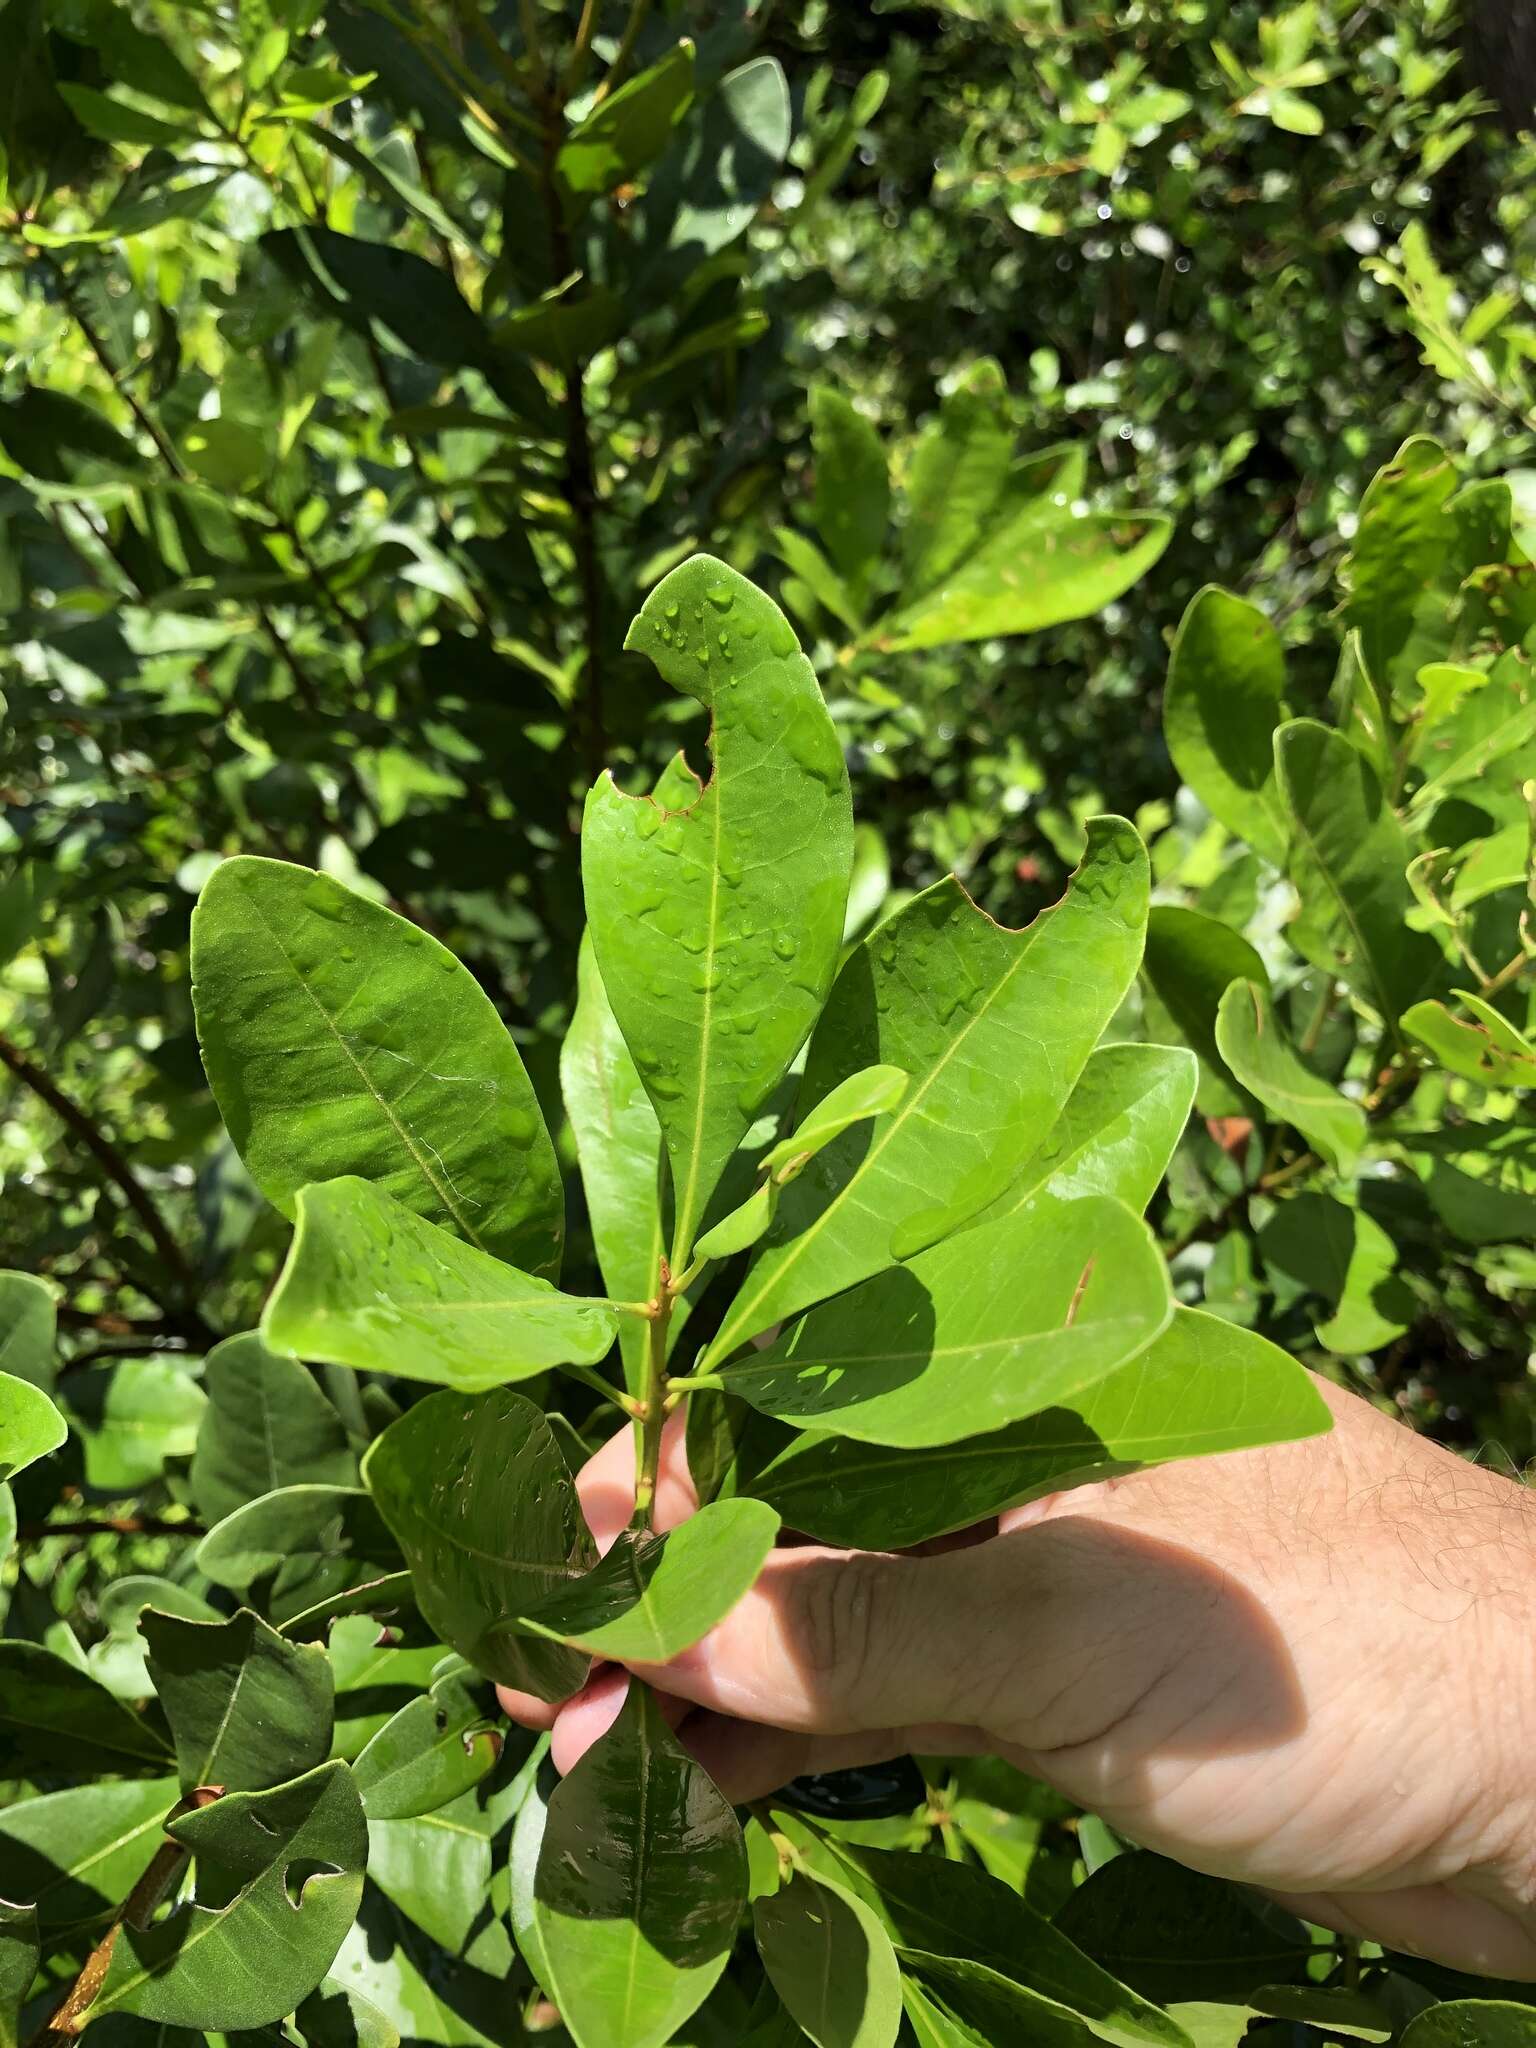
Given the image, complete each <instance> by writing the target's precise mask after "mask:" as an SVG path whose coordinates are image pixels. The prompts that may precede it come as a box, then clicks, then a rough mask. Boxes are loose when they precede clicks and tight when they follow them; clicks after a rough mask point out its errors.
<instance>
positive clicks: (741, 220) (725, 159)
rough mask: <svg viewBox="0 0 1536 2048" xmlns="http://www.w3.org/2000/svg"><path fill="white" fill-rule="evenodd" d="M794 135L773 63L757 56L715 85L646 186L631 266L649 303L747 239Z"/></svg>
mask: <svg viewBox="0 0 1536 2048" xmlns="http://www.w3.org/2000/svg"><path fill="white" fill-rule="evenodd" d="M791 130H792V116H791V112H790V103H789V84H788V81H787V80H786V79H785V76H784V73H783V71H782V69H781V68H780V66H779V64H778V62H777V60H776V59H775V58H773V57H754V58H753V59H752V61H751V63H749V64H743V65H742V66H741V67H740V68H739V69H738V70H735V71H732V72H729V73H727V75H726V76H725V77H724V78H722V79H721V80H720V82H719V84H718V86H717V87H716V88H715V90H714V91H713V92H712V93H711V94H710V96H709V98H708V100H707V102H706V103H705V105H704V108H703V112H702V118H701V119H700V120H698V121H697V122H693V123H690V124H689V126H688V128H687V129H686V130H685V131H684V133H683V135H682V136H681V137H679V139H678V141H677V142H675V143H674V144H673V146H672V148H671V149H670V150H669V151H668V152H667V155H666V156H665V158H663V160H662V162H661V163H660V164H659V165H658V166H657V169H656V172H655V175H654V176H653V177H652V179H651V181H650V189H649V191H648V192H647V195H646V207H645V217H646V224H647V229H648V232H647V234H646V238H645V242H644V244H643V245H642V246H641V247H640V248H638V249H637V251H636V259H635V260H636V262H637V265H639V266H641V267H642V273H643V287H644V288H648V289H647V296H648V297H656V296H661V295H663V294H665V292H667V291H669V290H670V289H671V288H672V287H673V286H674V285H675V284H676V283H677V282H678V281H680V280H681V279H682V278H684V277H686V276H688V275H690V274H691V273H692V272H693V271H694V270H696V269H697V268H698V267H699V265H700V264H702V263H703V262H704V261H705V260H706V259H707V258H708V257H710V256H713V255H715V254H716V253H717V251H719V250H721V249H724V248H726V247H727V246H728V245H729V244H730V243H732V242H734V241H735V240H736V238H737V236H738V235H741V234H743V233H745V231H746V229H747V228H748V226H750V224H751V221H752V218H753V216H754V215H755V214H756V212H757V209H758V208H759V206H761V204H762V203H763V201H764V200H765V199H766V198H767V197H768V195H769V193H770V192H771V191H772V190H773V184H774V180H775V179H776V178H777V177H778V174H779V166H780V165H781V164H782V163H783V161H784V158H785V155H786V154H787V152H788V150H789V140H790V134H791Z"/></svg>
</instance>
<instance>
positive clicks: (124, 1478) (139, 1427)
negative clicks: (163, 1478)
mask: <svg viewBox="0 0 1536 2048" xmlns="http://www.w3.org/2000/svg"><path fill="white" fill-rule="evenodd" d="M65 1384H66V1387H67V1389H68V1392H67V1395H66V1397H65V1398H66V1400H67V1404H68V1409H69V1416H70V1420H71V1421H72V1422H73V1424H74V1426H75V1430H76V1432H77V1434H78V1435H79V1437H80V1439H81V1442H82V1443H83V1445H84V1447H85V1476H86V1479H87V1481H88V1482H89V1484H90V1485H92V1486H99V1487H101V1488H102V1490H103V1491H104V1492H113V1493H128V1492H131V1491H132V1490H133V1489H134V1488H136V1487H140V1486H147V1485H148V1484H149V1482H150V1481H151V1480H153V1479H156V1478H158V1477H159V1475H160V1471H161V1468H162V1467H163V1466H164V1464H165V1463H166V1461H167V1460H168V1459H171V1458H187V1457H190V1456H191V1454H192V1453H193V1451H194V1450H195V1449H196V1448H197V1432H198V1426H199V1424H200V1422H201V1420H202V1413H203V1407H204V1398H203V1390H202V1388H201V1387H199V1385H198V1384H197V1382H196V1380H195V1379H193V1378H192V1376H191V1375H190V1374H189V1373H188V1372H186V1371H185V1370H184V1369H183V1368H182V1367H181V1366H180V1365H173V1364H172V1363H171V1361H170V1360H169V1359H164V1358H125V1359H123V1360H122V1362H121V1363H120V1364H118V1365H111V1366H98V1367H96V1368H94V1369H93V1370H92V1371H90V1372H85V1373H72V1374H71V1375H70V1377H69V1379H68V1380H67V1381H66V1383H65Z"/></svg>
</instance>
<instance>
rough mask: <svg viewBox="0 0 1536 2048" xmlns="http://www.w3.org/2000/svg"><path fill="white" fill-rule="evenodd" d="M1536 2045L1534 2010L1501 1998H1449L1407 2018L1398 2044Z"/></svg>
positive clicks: (1417, 2047) (1449, 2047) (1434, 2047)
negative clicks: (1415, 2015)
mask: <svg viewBox="0 0 1536 2048" xmlns="http://www.w3.org/2000/svg"><path fill="white" fill-rule="evenodd" d="M1474 2042H1475V2043H1476V2048H1536V2011H1533V2010H1532V2009H1531V2007H1530V2006H1528V2005H1516V2004H1514V2003H1513V2002H1512V2001H1511V2000H1509V1999H1503V1998H1453V1999H1448V2000H1447V2001H1446V2002H1445V2003H1444V2004H1443V2005H1432V2006H1430V2008H1429V2009H1428V2011H1426V2012H1421V2013H1419V2014H1418V2016H1417V2017H1416V2018H1414V2019H1412V2020H1410V2021H1409V2023H1408V2025H1407V2026H1406V2027H1405V2028H1404V2030H1403V2034H1402V2039H1401V2048H1468V2044H1469V2043H1474Z"/></svg>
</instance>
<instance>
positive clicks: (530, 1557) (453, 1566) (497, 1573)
mask: <svg viewBox="0 0 1536 2048" xmlns="http://www.w3.org/2000/svg"><path fill="white" fill-rule="evenodd" d="M363 1469H364V1477H365V1479H366V1481H367V1483H368V1487H369V1489H370V1491H371V1492H372V1494H373V1496H374V1499H375V1500H376V1501H377V1503H378V1506H379V1511H380V1513H381V1514H382V1515H383V1516H384V1519H385V1520H386V1521H387V1522H388V1523H389V1526H390V1527H391V1528H392V1529H393V1530H394V1532H395V1534H396V1536H397V1537H398V1538H399V1540H400V1546H401V1548H402V1549H403V1550H404V1552H405V1554H406V1557H407V1559H408V1560H409V1563H410V1567H411V1575H412V1578H413V1580H414V1581H415V1586H416V1596H417V1599H418V1601H419V1603H420V1606H421V1611H422V1613H423V1615H424V1616H425V1617H426V1619H427V1621H428V1622H429V1624H430V1625H431V1627H432V1628H433V1629H434V1631H435V1632H436V1633H437V1635H438V1636H440V1637H441V1639H442V1640H443V1641H444V1642H445V1643H449V1644H451V1645H452V1646H453V1648H454V1649H456V1650H457V1651H458V1652H459V1654H460V1656H462V1657H465V1658H467V1659H468V1661H469V1662H470V1663H471V1664H473V1665H475V1666H476V1668H477V1669H479V1670H481V1671H483V1672H484V1673H485V1675H486V1676H487V1677H488V1678H492V1679H495V1680H496V1682H497V1683H498V1684H500V1685H511V1686H517V1687H518V1688H519V1689H520V1690H522V1691H524V1692H531V1693H534V1694H536V1695H537V1696H538V1697H539V1698H540V1699H552V1700H561V1699H566V1698H568V1697H569V1696H570V1694H571V1693H573V1692H575V1691H576V1690H577V1688H578V1687H579V1686H580V1685H581V1683H582V1681H583V1679H584V1678H585V1677H586V1674H587V1668H588V1660H587V1658H586V1657H585V1656H584V1655H583V1654H582V1653H581V1652H579V1651H575V1650H570V1649H567V1648H566V1647H565V1646H564V1645H563V1644H558V1643H546V1642H543V1641H541V1640H539V1639H538V1638H534V1637H525V1636H519V1635H517V1634H515V1633H514V1632H513V1631H512V1630H511V1629H510V1628H509V1627H508V1625H507V1618H508V1616H510V1615H515V1614H517V1613H519V1612H521V1611H523V1610H524V1609H526V1608H529V1607H532V1606H533V1605H534V1604H535V1603H536V1602H537V1601H538V1600H540V1599H541V1598H542V1597H543V1596H544V1595H545V1594H546V1593H549V1592H552V1591H554V1590H555V1589H556V1588H560V1587H564V1586H566V1585H568V1584H569V1583H570V1582H571V1581H572V1580H575V1579H579V1578H580V1577H581V1576H582V1574H583V1573H584V1572H586V1571H588V1570H590V1568H591V1566H592V1564H593V1563H594V1562H595V1560H596V1551H595V1549H594V1547H593V1543H592V1538H591V1536H590V1535H589V1534H588V1531H587V1526H586V1523H585V1522H584V1521H583V1519H582V1515H581V1510H580V1508H579V1506H578V1505H577V1500H576V1489H575V1487H574V1486H573V1485H572V1483H571V1475H570V1472H569V1470H568V1469H567V1467H566V1463H565V1459H564V1458H563V1457H562V1455H561V1452H560V1446H559V1445H558V1443H557V1442H556V1441H555V1438H554V1436H553V1435H552V1433H551V1431H550V1427H549V1424H548V1423H547V1422H546V1421H545V1419H544V1417H543V1416H542V1415H541V1414H540V1413H539V1411H538V1409H537V1408H535V1407H534V1405H533V1403H532V1402H531V1401H525V1400H523V1399H522V1397H521V1396H520V1395H518V1394H513V1393H509V1392H507V1391H505V1390H500V1389H498V1390H497V1391H496V1392H495V1393H491V1394H483V1395H481V1396H479V1398H478V1399H471V1398H469V1397H467V1396H465V1395H462V1394H450V1393H442V1394H429V1395H428V1396H427V1398H426V1399H425V1400H424V1401H418V1402H417V1404H416V1405H415V1407H414V1408H412V1409H410V1410H408V1411H407V1413H406V1414H404V1415H403V1416H401V1418H400V1420H399V1421H398V1422H396V1423H393V1424H391V1426H390V1427H389V1428H388V1429H387V1430H385V1432H384V1434H383V1435H382V1436H381V1437H380V1438H379V1439H378V1440H377V1441H376V1442H375V1443H374V1445H373V1446H372V1448H371V1449H370V1451H369V1453H368V1456H367V1459H366V1460H365V1463H364V1468H363Z"/></svg>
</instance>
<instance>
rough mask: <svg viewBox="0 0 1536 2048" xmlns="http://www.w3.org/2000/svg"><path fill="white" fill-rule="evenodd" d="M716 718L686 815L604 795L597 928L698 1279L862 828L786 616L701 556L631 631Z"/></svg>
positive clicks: (592, 861)
mask: <svg viewBox="0 0 1536 2048" xmlns="http://www.w3.org/2000/svg"><path fill="white" fill-rule="evenodd" d="M625 645H626V646H627V647H631V648H635V649H638V650H639V651H641V652H643V653H645V654H648V655H650V657H651V658H652V660H653V661H654V662H655V664H656V666H657V668H658V669H659V670H660V672H661V674H662V676H663V677H664V678H665V680H666V681H667V682H668V683H670V684H671V685H672V687H673V688H674V689H677V690H679V691H681V692H683V693H684V694H685V695H689V696H695V697H697V698H698V699H699V701H700V702H701V703H703V704H706V705H708V706H709V708H710V711H711V713H712V727H711V734H710V752H711V755H712V757H713V762H714V773H713V775H712V777H711V779H710V782H709V783H708V785H707V786H706V787H704V788H701V789H700V791H699V793H698V795H697V796H696V797H695V798H694V799H693V800H692V801H691V802H689V803H687V804H685V805H684V806H683V807H682V808H680V809H675V810H665V809H663V808H662V807H661V805H660V804H658V803H657V801H656V800H655V799H654V798H651V797H629V796H625V795H623V794H622V792H621V791H620V790H619V789H618V788H617V787H616V785H615V784H614V782H613V779H612V777H611V776H610V775H608V774H606V773H605V774H604V775H603V776H602V777H601V778H600V779H599V781H598V783H597V785H596V787H595V788H594V789H593V791H592V793H591V795H590V796H589V797H588V799H587V808H586V820H585V824H584V827H583V831H582V876H583V881H584V885H585V889H586V898H587V917H588V920H589V923H590V926H591V931H592V938H593V943H594V945H595V947H596V949H597V958H598V964H599V966H600V967H601V970H602V978H603V982H604V985H605V986H606V988H607V991H608V996H609V1000H610V1002H611V1003H612V1005H613V1011H614V1015H615V1016H616V1017H617V1019H618V1021H619V1026H620V1028H621V1030H622V1031H623V1033H624V1037H625V1039H626V1041H627V1042H628V1045H629V1048H630V1051H631V1053H632V1054H633V1055H634V1058H635V1063H636V1065H637V1067H638V1068H639V1070H640V1073H641V1076H642V1078H643V1079H644V1081H645V1084H646V1087H647V1089H648V1091H649V1093H650V1096H651V1099H652V1101H653V1102H654V1103H655V1106H656V1113H657V1117H658V1119H659V1120H660V1124H661V1129H662V1135H663V1138H664V1141H665V1144H666V1149H667V1155H668V1158H669V1160H670V1162H671V1169H672V1182H673V1187H674V1189H675V1191H676V1204H677V1218H676V1227H675V1234H674V1242H673V1250H674V1254H675V1256H674V1258H673V1266H674V1268H675V1269H676V1270H681V1268H682V1266H683V1265H685V1264H686V1263H687V1260H686V1257H685V1256H684V1255H685V1254H686V1253H687V1252H688V1251H689V1250H690V1248H691V1246H692V1243H693V1238H694V1233H695V1231H696V1230H697V1228H698V1224H699V1221H700V1218H701V1217H702V1216H703V1213H704V1209H705V1206H706V1204H707V1203H708V1201H709V1197H710V1195H711V1194H712V1193H713V1191H714V1188H715V1186H716V1184H717V1182H718V1181H719V1178H720V1175H721V1173H722V1172H723V1171H724V1168H725V1165H726V1162H727V1161H728V1159H729V1158H730V1156H731V1154H732V1153H733V1152H734V1151H735V1149H736V1147H737V1146H738V1145H739V1143H740V1142H741V1139H742V1137H743V1135H744V1134H745V1132H746V1131H747V1129H748V1128H749V1126H750V1125H751V1123H752V1121H753V1119H754V1117H755V1116H756V1115H757V1113H758V1111H759V1109H760V1108H761V1107H762V1105H763V1103H764V1102H765V1101H766V1100H767V1098H768V1096H769V1094H770V1093H771V1092H772V1090H773V1088H774V1087H775V1085H776V1084H777V1083H778V1082H779V1081H780V1080H781V1079H782V1077H783V1075H784V1074H785V1072H786V1071H787V1069H788V1066H789V1063H790V1061H791V1059H792V1058H793V1057H794V1054H795V1053H796V1051H797V1050H798V1048H799V1046H800V1044H801V1042H802V1040H803V1039H804V1037H805V1035H806V1033H807V1031H808V1030H809V1029H810V1027H811V1025H812V1024H813V1023H814V1021H815V1019H816V1016H817V1013H818V1012H819V1011H820V1009H821V1006H822V1004H823V1002H824V1001H825V1000H826V995H827V991H828V989H829V988H830V987H831V984H832V977H833V974H834V972H835V971H836V967H837V955H838V946H839V941H840V938H841V934H842V924H843V911H844V906H845V903H846V901H847V894H848V875H849V870H850V867H851V863H852V858H853V814H852V805H851V801H850V798H849V794H848V774H847V770H846V768H845V767H844V765H843V758H842V750H841V748H840V747H839V745H838V741H837V735H836V733H835V731H834V729H833V726H832V721H831V719H830V718H829V717H828V715H827V711H826V707H825V705H824V704H823V703H822V701H821V692H820V690H819V689H818V688H817V684H816V678H815V675H814V673H813V672H812V669H811V665H810V663H809V662H808V661H807V660H806V659H805V657H804V656H803V655H802V654H801V653H800V652H799V651H798V648H797V645H796V642H795V637H794V634H793V632H792V631H791V629H790V626H789V624H788V621H787V620H786V619H785V618H784V616H783V614H782V613H781V612H780V611H779V609H778V607H777V606H776V605H775V604H773V603H772V602H771V601H770V600H769V599H768V598H766V597H764V596H763V595H762V593H761V592H760V591H758V590H755V589H754V588H753V587H752V585H751V584H750V583H748V582H746V581H745V579H744V578H742V577H740V576H738V575H737V574H736V572H735V571H734V570H733V569H728V568H727V567H726V566H725V565H724V564H723V563H721V562H716V561H714V560H713V559H712V558H711V557H709V556H708V555H696V556H694V557H693V558H692V559H691V560H689V561H687V562H685V563H683V564H682V566H681V567H680V568H678V569H674V570H673V571H672V573H671V574H670V575H669V576H667V577H665V578H664V579H663V580H662V582H661V583H660V584H658V585H657V587H656V589H655V590H653V591H652V593H651V595H650V596H649V597H648V598H647V599H646V601H645V605H644V607H643V609H642V610H641V612H640V615H639V617H638V618H637V619H636V620H635V622H634V624H633V625H632V626H631V628H630V630H629V634H628V637H627V639H626V641H625Z"/></svg>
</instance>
